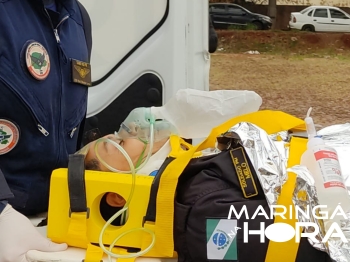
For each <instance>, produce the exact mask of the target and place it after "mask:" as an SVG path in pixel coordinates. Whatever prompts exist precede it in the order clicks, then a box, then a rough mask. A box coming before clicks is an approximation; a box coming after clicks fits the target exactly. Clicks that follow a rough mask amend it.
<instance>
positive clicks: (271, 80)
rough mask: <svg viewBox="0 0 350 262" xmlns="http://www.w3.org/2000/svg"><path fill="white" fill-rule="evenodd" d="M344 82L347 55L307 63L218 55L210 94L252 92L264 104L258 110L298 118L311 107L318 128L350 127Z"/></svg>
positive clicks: (304, 59)
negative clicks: (237, 90) (238, 91)
mask: <svg viewBox="0 0 350 262" xmlns="http://www.w3.org/2000/svg"><path fill="white" fill-rule="evenodd" d="M245 50H247V49H245ZM248 50H250V49H248ZM284 50H285V51H286V49H284ZM349 83H350V56H349V57H348V56H346V55H342V56H326V58H325V56H323V55H320V56H318V57H311V58H310V57H308V56H301V55H296V56H285V54H274V55H272V54H260V55H249V54H232V53H221V52H220V51H218V52H216V53H215V54H213V55H212V57H211V71H210V85H211V89H240V90H253V91H255V92H256V93H258V94H259V95H260V96H261V97H262V99H263V104H262V107H261V109H274V110H282V111H284V112H287V113H289V114H292V115H295V116H297V117H300V118H304V117H305V115H306V112H307V110H308V108H309V107H310V106H312V107H313V112H312V115H313V117H314V121H315V122H316V124H320V125H323V126H328V125H332V124H341V123H346V122H350V119H349V118H350V112H349V108H348V107H349V102H350V96H349V89H350V85H349Z"/></svg>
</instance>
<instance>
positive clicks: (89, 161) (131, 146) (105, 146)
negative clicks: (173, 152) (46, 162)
mask: <svg viewBox="0 0 350 262" xmlns="http://www.w3.org/2000/svg"><path fill="white" fill-rule="evenodd" d="M104 138H108V139H110V140H112V141H114V142H116V143H118V144H119V145H120V146H121V147H122V148H123V149H124V150H125V151H126V153H127V154H128V155H129V157H130V159H131V160H132V162H133V164H134V166H135V165H136V163H137V161H138V159H139V158H140V156H141V154H142V151H143V150H144V149H145V151H144V154H143V158H146V157H147V154H148V152H149V145H146V148H145V144H144V143H143V142H142V141H140V140H138V139H135V138H127V139H119V138H117V137H116V136H115V135H113V134H111V135H107V136H105V137H104ZM167 140H168V139H167V138H165V139H163V140H161V141H157V142H156V143H154V145H153V149H152V154H154V153H156V152H157V151H158V150H159V149H160V148H161V147H162V146H163V145H164V144H165V142H166V141H167ZM96 141H97V140H95V141H93V142H91V143H90V144H89V145H88V147H89V151H88V153H87V155H86V158H85V168H86V169H87V170H99V171H110V170H109V169H108V168H107V167H106V166H105V165H104V164H103V163H101V162H100V161H99V160H98V158H97V156H96V151H97V152H98V154H99V157H100V158H102V159H103V160H104V161H105V162H106V163H107V164H108V165H109V166H111V167H113V168H115V169H117V170H120V171H129V170H130V166H129V163H128V161H127V160H126V158H125V157H124V155H123V154H122V153H121V152H120V150H119V149H118V148H116V147H115V146H114V145H113V144H111V143H109V142H107V141H103V142H99V143H98V145H97V148H96V151H95V145H96Z"/></svg>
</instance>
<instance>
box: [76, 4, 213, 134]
mask: <svg viewBox="0 0 350 262" xmlns="http://www.w3.org/2000/svg"><path fill="white" fill-rule="evenodd" d="M80 2H81V3H82V4H83V5H84V6H85V8H86V9H87V11H88V13H89V15H90V18H91V22H92V36H93V48H92V56H91V67H92V71H91V72H92V81H93V84H92V87H90V88H89V97H88V112H87V120H86V123H85V131H88V130H91V129H94V128H98V129H99V131H100V133H101V135H106V134H109V133H113V132H114V131H116V130H118V129H119V125H120V123H121V122H122V121H123V120H124V119H125V118H126V116H127V115H128V114H129V112H130V111H131V110H132V109H134V108H136V107H150V106H161V105H163V104H164V103H165V102H166V101H167V100H168V99H169V98H171V97H172V95H173V94H175V93H176V91H177V90H179V89H183V88H194V89H200V90H209V65H210V61H209V59H210V58H209V53H208V1H207V0H196V1H188V0H103V1H96V0H80Z"/></svg>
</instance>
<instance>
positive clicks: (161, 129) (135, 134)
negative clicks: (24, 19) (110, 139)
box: [115, 107, 177, 144]
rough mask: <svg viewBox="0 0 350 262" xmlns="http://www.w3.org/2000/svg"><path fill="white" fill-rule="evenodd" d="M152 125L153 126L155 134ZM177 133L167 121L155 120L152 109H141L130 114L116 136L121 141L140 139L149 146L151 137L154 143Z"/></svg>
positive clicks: (136, 109)
mask: <svg viewBox="0 0 350 262" xmlns="http://www.w3.org/2000/svg"><path fill="white" fill-rule="evenodd" d="M151 124H153V134H152V133H151V128H150V126H151ZM176 133H177V132H176V130H175V127H174V126H173V125H172V124H171V123H170V122H168V121H167V120H165V119H155V118H154V115H153V114H152V113H151V108H146V107H139V108H135V109H134V110H132V111H131V112H130V114H129V115H128V117H127V118H126V119H125V120H124V122H123V123H122V124H121V125H120V128H119V131H118V132H116V133H115V135H116V136H118V137H119V138H121V139H126V138H135V139H139V140H141V141H143V142H144V143H147V144H148V143H149V142H150V141H151V137H152V138H153V139H154V140H153V141H154V142H158V141H160V140H162V139H164V138H169V137H170V135H171V134H176Z"/></svg>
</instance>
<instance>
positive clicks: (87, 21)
mask: <svg viewBox="0 0 350 262" xmlns="http://www.w3.org/2000/svg"><path fill="white" fill-rule="evenodd" d="M77 2H78V5H79V8H80V13H81V16H82V19H83V26H84V32H85V40H86V45H87V48H88V52H89V62H90V59H91V50H92V33H91V20H90V16H89V14H88V12H87V11H86V9H85V7H84V6H83V5H82V4H81V3H80V2H79V1H77Z"/></svg>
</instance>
